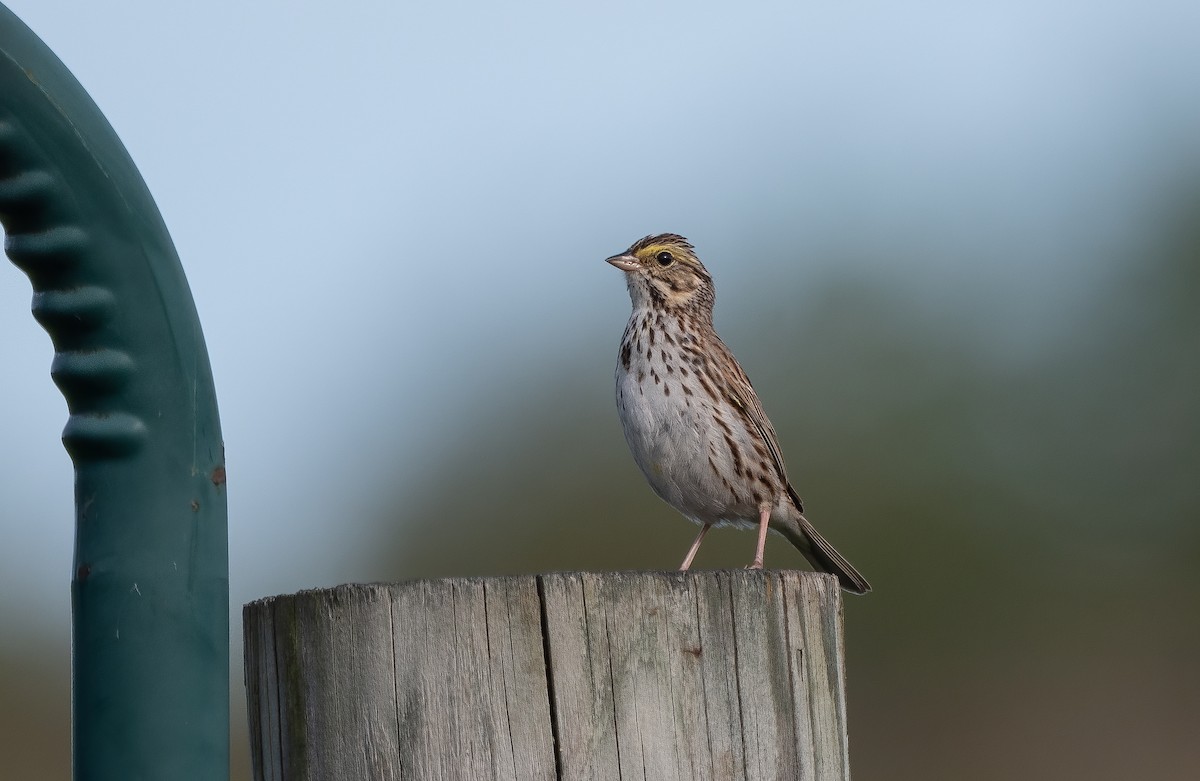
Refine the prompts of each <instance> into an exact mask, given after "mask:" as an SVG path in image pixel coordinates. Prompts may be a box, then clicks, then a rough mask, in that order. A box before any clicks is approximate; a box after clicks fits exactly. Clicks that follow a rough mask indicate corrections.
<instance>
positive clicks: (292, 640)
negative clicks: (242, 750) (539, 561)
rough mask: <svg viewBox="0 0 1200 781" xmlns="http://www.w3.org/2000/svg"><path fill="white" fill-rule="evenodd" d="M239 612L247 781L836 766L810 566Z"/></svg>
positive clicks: (544, 579) (795, 773)
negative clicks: (251, 779) (249, 757)
mask: <svg viewBox="0 0 1200 781" xmlns="http://www.w3.org/2000/svg"><path fill="white" fill-rule="evenodd" d="M243 620H244V626H245V638H246V688H247V694H248V698H249V711H250V729H251V735H250V739H251V751H252V754H253V757H254V770H255V777H256V778H258V779H272V780H273V781H279V780H286V781H301V779H329V778H371V779H421V780H422V781H435V780H437V779H461V780H462V781H476V779H493V780H494V781H538V780H539V779H540V780H544V781H551V780H556V781H586V780H587V779H619V780H621V781H631V780H632V779H638V780H639V781H672V780H675V781H694V780H696V781H719V780H722V779H761V780H762V781H781V780H782V779H806V780H813V779H815V780H816V781H845V780H846V779H849V777H850V770H849V756H848V752H847V738H846V697H845V669H844V663H843V658H844V657H843V642H842V603H841V594H840V592H839V590H838V584H837V580H836V579H834V578H833V577H831V576H829V575H822V574H814V573H809V572H777V571H769V572H761V571H757V572H754V571H736V572H695V573H691V572H689V573H675V572H672V573H658V572H638V573H605V574H590V573H556V574H551V575H540V576H527V577H513V578H486V579H451V580H433V581H413V582H409V583H400V584H395V585H383V584H380V585H369V586H340V587H338V588H334V589H328V590H321V591H306V592H301V593H299V594H296V595H293V596H281V597H274V598H271V599H264V600H260V601H257V602H253V603H251V604H249V605H246V607H245V609H244V611H243Z"/></svg>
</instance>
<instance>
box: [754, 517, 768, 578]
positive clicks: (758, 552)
mask: <svg viewBox="0 0 1200 781" xmlns="http://www.w3.org/2000/svg"><path fill="white" fill-rule="evenodd" d="M770 520H771V508H770V507H764V508H762V509H761V510H759V511H758V547H757V548H755V549H754V561H752V562H750V569H762V568H763V551H765V550H766V548H767V524H768V523H769V522H770Z"/></svg>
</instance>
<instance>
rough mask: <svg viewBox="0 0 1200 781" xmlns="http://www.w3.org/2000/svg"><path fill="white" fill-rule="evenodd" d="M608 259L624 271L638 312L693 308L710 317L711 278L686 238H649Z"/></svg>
mask: <svg viewBox="0 0 1200 781" xmlns="http://www.w3.org/2000/svg"><path fill="white" fill-rule="evenodd" d="M607 260H608V262H609V263H611V264H612V265H614V266H616V267H617V268H619V269H621V270H622V271H624V272H625V281H626V282H627V283H628V285H629V297H630V299H632V300H633V306H634V308H635V309H638V308H643V307H644V308H649V309H692V310H700V311H707V312H708V313H709V314H710V315H711V313H712V306H713V297H714V293H713V282H712V277H711V276H709V274H708V270H707V269H705V268H704V264H702V263H701V262H700V258H698V257H696V250H695V248H693V247H692V245H691V243H690V242H688V240H687V239H685V238H684V237H682V236H678V235H676V234H674V233H662V234H659V235H657V236H647V237H646V238H644V239H639V240H638V241H636V242H634V243H633V246H632V247H630V248H629V249H627V250H625V251H624V252H622V253H621V254H620V255H613V256H612V257H611V258H608V259H607Z"/></svg>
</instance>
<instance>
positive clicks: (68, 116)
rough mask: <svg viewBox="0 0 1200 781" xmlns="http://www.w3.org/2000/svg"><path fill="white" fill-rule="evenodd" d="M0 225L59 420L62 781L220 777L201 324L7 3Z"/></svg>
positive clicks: (171, 263) (69, 82) (80, 104)
mask: <svg viewBox="0 0 1200 781" xmlns="http://www.w3.org/2000/svg"><path fill="white" fill-rule="evenodd" d="M0 220H2V221H3V224H4V228H5V232H6V240H5V250H6V252H7V253H8V256H9V258H10V259H11V260H12V261H13V263H15V264H16V265H17V266H18V267H20V268H21V270H23V271H24V272H25V273H26V274H28V275H29V278H30V280H31V281H32V283H33V291H34V294H33V314H34V317H35V318H37V320H38V322H40V323H41V324H42V325H43V326H44V327H45V328H46V330H47V331H48V332H49V333H50V336H51V339H52V341H53V343H54V350H55V355H54V362H53V364H52V367H51V375H52V376H53V379H54V382H55V383H56V384H57V385H58V387H59V388H60V389H61V390H62V392H63V395H64V396H65V397H66V399H67V406H68V409H69V411H70V418H69V420H68V421H67V425H66V428H65V430H64V431H63V442H64V444H65V445H66V448H67V450H68V452H69V453H70V455H71V458H72V459H73V461H74V463H75V499H76V538H75V539H76V542H75V562H74V573H73V580H72V586H71V588H72V597H73V600H72V601H73V629H74V632H73V644H74V649H73V654H72V665H73V669H72V674H73V694H72V699H73V715H74V720H73V751H74V773H75V777H76V778H80V779H83V778H87V779H166V778H171V779H218V778H228V773H229V738H228V735H229V715H228V714H229V702H228V699H229V694H228V692H229V665H228V647H229V646H228V643H229V640H228V637H229V616H228V612H229V608H228V593H229V590H228V579H229V578H228V543H227V539H228V533H227V522H226V502H225V466H224V454H223V452H222V445H221V432H220V424H219V422H218V418H217V405H216V397H215V394H214V391H213V383H212V375H211V371H210V369H209V362H208V355H207V352H206V350H205V346H204V339H203V336H202V334H201V331H200V323H199V320H198V318H197V316H196V310H195V306H194V304H193V302H192V298H191V293H190V292H189V290H188V286H187V281H186V279H185V278H184V275H183V270H182V268H181V266H180V264H179V259H178V257H177V256H176V253H175V249H174V247H173V245H172V243H171V239H170V236H169V235H168V234H167V230H166V227H165V225H164V224H163V221H162V218H161V217H160V215H159V213H158V209H157V208H156V206H155V204H154V201H153V199H152V198H151V196H150V193H149V192H148V190H147V189H146V186H145V183H144V182H143V181H142V178H141V176H140V175H139V174H138V172H137V169H136V168H135V166H134V164H133V162H132V161H131V160H130V158H129V155H128V154H127V153H126V151H125V149H124V147H123V146H122V145H121V142H120V141H119V140H118V139H117V137H116V134H115V133H114V132H113V130H112V128H111V127H110V126H109V125H108V123H107V122H106V121H105V119H104V117H103V116H102V115H101V113H100V111H99V110H98V109H97V108H96V106H95V104H94V103H92V101H91V99H90V98H89V97H88V96H87V94H86V93H85V92H84V90H83V88H82V87H81V86H80V85H79V84H78V82H76V81H75V79H74V78H73V77H72V76H71V74H70V73H69V72H68V71H67V70H66V68H65V67H64V66H63V65H62V63H61V62H59V61H58V59H57V58H56V57H55V56H54V55H53V54H52V53H51V52H50V51H49V50H48V49H47V48H46V47H45V45H44V44H43V43H42V42H41V41H40V40H39V39H38V38H37V37H36V36H35V35H34V34H33V33H32V32H30V31H29V29H28V28H26V27H25V26H24V25H23V24H22V23H21V22H20V20H18V19H17V18H16V17H15V16H13V14H12V13H11V12H10V11H9V10H8V9H7V8H4V7H3V6H0ZM10 444H12V443H10Z"/></svg>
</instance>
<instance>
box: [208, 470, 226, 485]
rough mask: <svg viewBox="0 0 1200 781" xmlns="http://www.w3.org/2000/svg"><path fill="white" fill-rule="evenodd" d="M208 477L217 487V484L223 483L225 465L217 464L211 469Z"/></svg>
mask: <svg viewBox="0 0 1200 781" xmlns="http://www.w3.org/2000/svg"><path fill="white" fill-rule="evenodd" d="M210 478H211V479H212V482H213V485H215V486H218V487H219V486H222V485H225V467H224V466H218V467H216V468H214V469H213V470H212V474H211V475H210Z"/></svg>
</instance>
